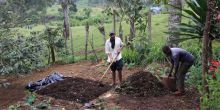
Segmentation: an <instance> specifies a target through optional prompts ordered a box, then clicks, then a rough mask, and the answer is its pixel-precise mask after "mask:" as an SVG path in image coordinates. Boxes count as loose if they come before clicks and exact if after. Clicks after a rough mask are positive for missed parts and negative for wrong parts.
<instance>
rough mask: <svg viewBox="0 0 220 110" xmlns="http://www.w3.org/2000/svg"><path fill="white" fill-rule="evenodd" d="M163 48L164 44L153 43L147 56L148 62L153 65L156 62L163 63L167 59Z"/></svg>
mask: <svg viewBox="0 0 220 110" xmlns="http://www.w3.org/2000/svg"><path fill="white" fill-rule="evenodd" d="M162 46H164V44H163V43H153V44H152V45H151V46H150V49H149V50H150V52H149V54H148V55H147V62H148V63H152V62H155V61H162V60H164V59H165V55H164V53H163V52H162Z"/></svg>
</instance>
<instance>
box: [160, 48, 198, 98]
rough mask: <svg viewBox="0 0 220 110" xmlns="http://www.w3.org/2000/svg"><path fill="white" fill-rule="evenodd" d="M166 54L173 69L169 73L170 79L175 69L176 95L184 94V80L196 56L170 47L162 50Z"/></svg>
mask: <svg viewBox="0 0 220 110" xmlns="http://www.w3.org/2000/svg"><path fill="white" fill-rule="evenodd" d="M162 50H163V52H164V54H165V55H166V56H167V57H169V58H170V61H171V64H172V67H171V70H170V73H169V77H170V76H171V75H172V72H173V68H174V69H175V71H174V77H175V78H176V85H177V89H178V90H177V91H176V92H175V93H174V94H175V95H183V94H184V78H185V75H186V73H187V72H188V70H189V68H190V67H191V66H192V65H193V63H194V60H195V58H194V56H193V55H192V54H190V53H189V52H187V51H186V50H184V49H181V48H170V47H169V46H164V47H163V48H162Z"/></svg>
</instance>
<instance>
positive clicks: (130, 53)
mask: <svg viewBox="0 0 220 110" xmlns="http://www.w3.org/2000/svg"><path fill="white" fill-rule="evenodd" d="M122 57H123V60H124V62H125V63H127V64H131V63H134V64H138V63H139V62H140V61H139V59H138V58H139V57H138V53H137V52H136V51H135V50H132V49H129V48H125V49H123V52H122Z"/></svg>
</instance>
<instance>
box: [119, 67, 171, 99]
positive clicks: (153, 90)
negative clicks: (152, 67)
mask: <svg viewBox="0 0 220 110" xmlns="http://www.w3.org/2000/svg"><path fill="white" fill-rule="evenodd" d="M116 92H119V93H121V94H126V95H131V96H135V97H151V96H153V97H157V96H162V95H166V94H168V93H169V91H168V89H166V88H165V87H163V85H162V84H161V83H160V82H159V80H158V79H157V78H156V77H155V76H153V75H152V74H151V73H148V72H143V71H140V72H137V73H134V74H133V75H131V76H129V77H128V78H127V79H126V80H125V81H123V83H122V85H121V89H116Z"/></svg>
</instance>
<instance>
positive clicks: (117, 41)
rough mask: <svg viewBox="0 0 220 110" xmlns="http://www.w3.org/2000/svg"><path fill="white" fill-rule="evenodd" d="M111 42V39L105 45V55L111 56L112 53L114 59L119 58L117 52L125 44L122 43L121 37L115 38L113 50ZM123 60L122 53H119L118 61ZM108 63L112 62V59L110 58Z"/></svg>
mask: <svg viewBox="0 0 220 110" xmlns="http://www.w3.org/2000/svg"><path fill="white" fill-rule="evenodd" d="M111 45H112V44H111V42H110V38H109V39H108V40H107V41H106V43H105V53H106V54H109V53H111V55H112V58H113V59H114V58H115V57H116V56H117V51H118V50H119V49H120V48H121V47H122V46H123V42H122V41H121V39H120V38H119V37H115V48H114V49H112V47H111ZM121 58H122V55H121V52H120V53H119V55H118V57H117V58H116V60H117V61H118V60H120V59H121ZM107 61H108V62H110V58H109V57H108V60H107Z"/></svg>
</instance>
